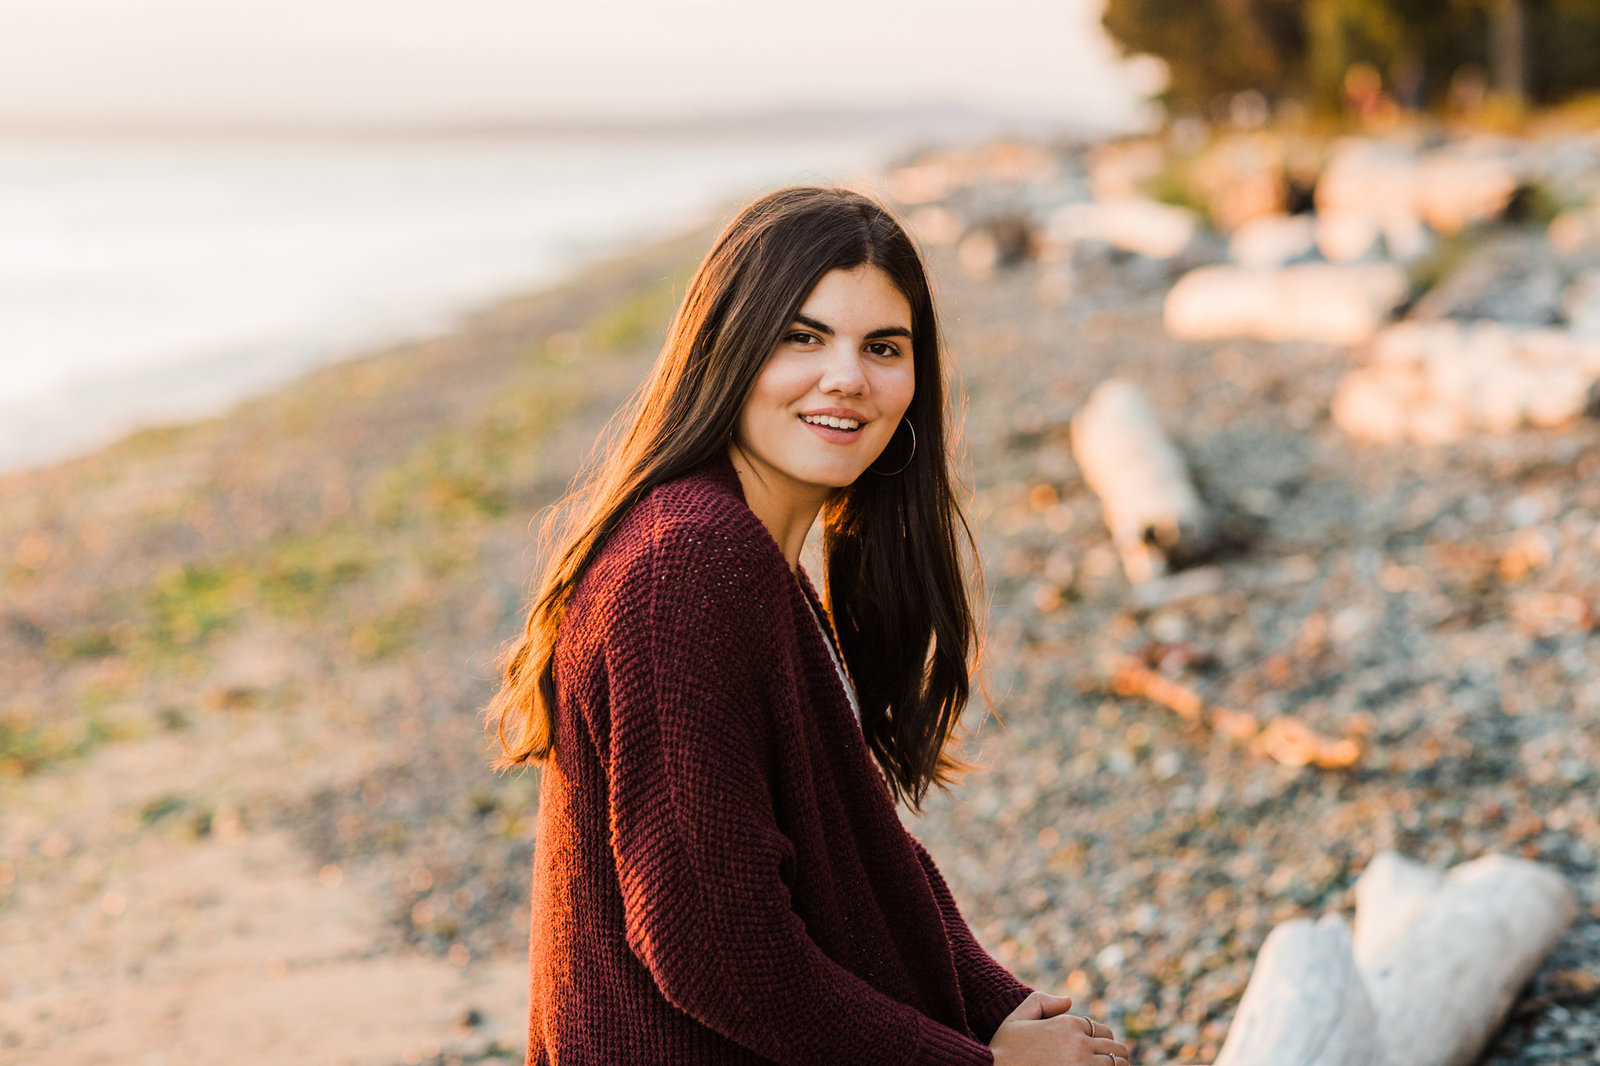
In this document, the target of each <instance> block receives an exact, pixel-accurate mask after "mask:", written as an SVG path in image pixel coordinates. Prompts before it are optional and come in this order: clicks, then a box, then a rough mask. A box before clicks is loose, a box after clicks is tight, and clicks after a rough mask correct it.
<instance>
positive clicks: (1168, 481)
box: [1072, 378, 1216, 584]
mask: <svg viewBox="0 0 1600 1066" xmlns="http://www.w3.org/2000/svg"><path fill="white" fill-rule="evenodd" d="M1072 454H1073V456H1074V457H1075V458H1076V459H1077V461H1078V466H1079V467H1080V468H1081V469H1082V470H1083V477H1084V480H1085V481H1087V482H1088V483H1089V487H1090V488H1091V489H1093V490H1094V492H1095V494H1096V495H1097V496H1099V497H1100V506H1101V509H1102V512H1103V514H1104V516H1105V521H1106V525H1107V526H1108V527H1109V528H1110V530H1111V536H1112V540H1113V541H1114V542H1115V543H1116V546H1117V552H1118V554H1120V555H1121V556H1122V567H1123V569H1124V570H1125V571H1126V572H1127V575H1128V580H1130V581H1132V582H1134V583H1135V584H1141V583H1143V582H1146V581H1149V580H1151V579H1152V578H1157V577H1160V576H1161V575H1162V574H1164V573H1166V571H1167V565H1168V562H1169V560H1170V561H1178V560H1180V559H1182V558H1187V557H1193V556H1197V555H1200V554H1202V553H1203V552H1204V551H1205V550H1206V548H1208V547H1209V546H1210V543H1211V541H1212V539H1213V537H1214V536H1215V529H1216V523H1215V521H1214V519H1213V518H1212V516H1211V515H1210V514H1209V512H1208V511H1207V510H1206V506H1205V504H1204V502H1203V501H1202V500H1201V499H1200V493H1199V492H1198V491H1196V489H1195V487H1194V482H1193V481H1191V480H1190V477H1189V468H1188V465H1187V464H1186V463H1185V462H1184V459H1183V456H1182V455H1181V454H1180V453H1179V451H1178V449H1177V448H1176V447H1175V446H1174V445H1173V443H1172V441H1171V440H1170V439H1169V438H1168V437H1167V435H1166V433H1165V432H1164V431H1163V430H1162V428H1161V423H1160V422H1159V421H1158V420H1157V419H1156V414H1155V411H1153V410H1152V409H1151V407H1150V404H1149V403H1148V402H1147V401H1146V400H1145V398H1144V396H1143V394H1142V393H1140V392H1139V390H1138V389H1137V388H1136V387H1135V386H1133V385H1132V384H1130V383H1129V382H1127V381H1123V380H1121V379H1119V378H1111V379H1109V380H1107V381H1104V382H1102V383H1101V384H1100V386H1099V387H1098V388H1096V389H1095V390H1094V393H1093V394H1092V395H1091V396H1090V397H1089V402H1088V403H1086V404H1084V406H1083V408H1082V409H1081V410H1079V411H1078V413H1077V414H1076V415H1075V416H1073V419H1072Z"/></svg>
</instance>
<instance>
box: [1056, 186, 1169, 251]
mask: <svg viewBox="0 0 1600 1066" xmlns="http://www.w3.org/2000/svg"><path fill="white" fill-rule="evenodd" d="M1046 228H1047V232H1048V234H1049V240H1050V241H1052V242H1056V243H1061V244H1065V245H1068V246H1071V245H1075V244H1077V243H1079V242H1084V241H1099V242H1103V243H1105V244H1108V245H1110V246H1111V247H1113V248H1116V249H1118V250H1119V251H1124V252H1131V253H1133V254H1134V255H1142V256H1144V257H1146V258H1147V259H1172V258H1174V257H1176V256H1178V255H1181V254H1183V252H1184V251H1186V250H1187V249H1189V248H1190V246H1191V245H1192V244H1193V243H1194V241H1195V236H1196V234H1197V232H1198V231H1199V228H1200V220H1199V218H1198V217H1197V216H1196V215H1195V213H1194V212H1193V211H1189V210H1187V209H1185V208H1182V207H1173V206H1172V205H1170V204H1162V203H1157V202H1156V201H1154V200H1146V199H1125V200H1112V201H1098V200H1097V201H1094V202H1091V203H1080V204H1066V205H1064V206H1062V207H1060V208H1058V209H1057V210H1056V211H1055V212H1053V213H1052V214H1051V216H1050V220H1049V223H1048V225H1047V227H1046Z"/></svg>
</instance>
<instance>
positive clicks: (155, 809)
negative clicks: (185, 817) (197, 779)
mask: <svg viewBox="0 0 1600 1066" xmlns="http://www.w3.org/2000/svg"><path fill="white" fill-rule="evenodd" d="M188 805H189V801H188V800H186V799H184V798H183V796H182V795H181V794H179V793H177V792H164V793H162V794H161V795H159V796H156V797H155V798H154V799H151V800H148V801H146V802H145V803H144V804H143V805H142V806H140V808H139V823H140V824H141V825H155V824H156V823H158V822H160V821H162V820H163V819H165V818H168V817H170V816H172V815H174V814H177V813H178V812H179V811H181V810H183V809H184V808H186V807H187V806H188Z"/></svg>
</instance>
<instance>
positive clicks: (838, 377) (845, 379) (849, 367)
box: [818, 345, 867, 396]
mask: <svg viewBox="0 0 1600 1066" xmlns="http://www.w3.org/2000/svg"><path fill="white" fill-rule="evenodd" d="M818 385H819V387H820V388H821V389H822V391H823V392H839V393H844V394H846V395H850V396H857V395H860V394H862V393H864V392H866V390H867V376H866V374H864V373H862V370H861V360H860V359H858V358H856V353H855V352H854V351H851V350H850V349H848V348H846V347H845V346H843V345H837V346H835V347H833V348H832V349H830V351H829V352H828V357H827V360H826V361H825V363H824V364H823V369H822V380H821V382H819V383H818Z"/></svg>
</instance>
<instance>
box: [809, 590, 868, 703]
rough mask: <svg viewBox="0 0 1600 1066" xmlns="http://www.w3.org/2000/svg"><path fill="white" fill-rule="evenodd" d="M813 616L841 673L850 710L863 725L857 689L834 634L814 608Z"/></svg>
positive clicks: (834, 666) (836, 668) (830, 655)
mask: <svg viewBox="0 0 1600 1066" xmlns="http://www.w3.org/2000/svg"><path fill="white" fill-rule="evenodd" d="M811 616H812V617H813V618H815V619H816V620H817V628H818V629H820V630H821V631H822V643H823V644H825V645H827V647H828V658H830V659H832V660H833V668H834V669H835V670H837V671H839V681H840V683H841V684H843V685H844V694H845V696H847V697H848V698H849V700H850V709H851V710H852V711H854V712H856V724H857V725H860V724H861V704H860V702H859V701H858V700H857V699H856V688H855V686H854V685H852V684H851V683H850V678H849V676H848V675H846V674H845V672H844V664H843V663H841V662H840V661H839V652H838V650H837V649H835V648H834V646H833V634H831V633H829V632H828V627H827V625H826V624H825V621H826V620H825V619H824V618H823V617H822V615H821V614H820V613H819V612H818V611H817V610H816V608H815V606H813V607H812V611H811Z"/></svg>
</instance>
